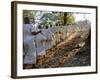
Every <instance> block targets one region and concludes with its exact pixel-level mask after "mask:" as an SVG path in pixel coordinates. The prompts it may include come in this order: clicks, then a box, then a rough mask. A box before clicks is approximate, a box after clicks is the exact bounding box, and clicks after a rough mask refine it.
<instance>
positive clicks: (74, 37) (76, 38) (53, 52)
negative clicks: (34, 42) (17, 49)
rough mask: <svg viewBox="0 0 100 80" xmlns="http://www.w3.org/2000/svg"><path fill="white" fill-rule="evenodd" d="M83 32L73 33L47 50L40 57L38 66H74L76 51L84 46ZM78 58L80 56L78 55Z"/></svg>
mask: <svg viewBox="0 0 100 80" xmlns="http://www.w3.org/2000/svg"><path fill="white" fill-rule="evenodd" d="M82 40H83V39H82V38H81V33H77V32H75V33H71V35H70V36H69V37H68V38H66V40H64V41H63V42H61V43H60V44H58V45H57V46H56V47H53V48H51V49H49V50H47V51H46V55H45V56H40V57H38V60H37V61H38V62H37V64H36V67H37V68H55V67H65V66H73V65H71V64H73V63H74V62H73V61H74V59H75V58H74V57H76V53H78V51H79V50H81V48H82V47H83V46H84V42H82ZM77 58H78V57H77Z"/></svg>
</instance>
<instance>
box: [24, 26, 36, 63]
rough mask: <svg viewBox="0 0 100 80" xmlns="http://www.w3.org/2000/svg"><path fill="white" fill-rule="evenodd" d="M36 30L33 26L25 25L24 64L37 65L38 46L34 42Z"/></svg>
mask: <svg viewBox="0 0 100 80" xmlns="http://www.w3.org/2000/svg"><path fill="white" fill-rule="evenodd" d="M33 30H34V28H33V26H32V25H31V24H23V45H24V46H23V48H24V49H23V52H24V54H23V56H24V57H23V58H24V60H23V62H24V64H36V48H35V47H36V46H35V42H34V35H32V31H33Z"/></svg>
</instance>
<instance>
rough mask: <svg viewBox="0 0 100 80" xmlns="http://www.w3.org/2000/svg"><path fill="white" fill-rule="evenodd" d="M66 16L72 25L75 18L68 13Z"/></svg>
mask: <svg viewBox="0 0 100 80" xmlns="http://www.w3.org/2000/svg"><path fill="white" fill-rule="evenodd" d="M66 18H67V20H66V21H67V22H66V23H67V25H71V24H73V23H74V22H75V18H74V16H73V15H67V16H66Z"/></svg>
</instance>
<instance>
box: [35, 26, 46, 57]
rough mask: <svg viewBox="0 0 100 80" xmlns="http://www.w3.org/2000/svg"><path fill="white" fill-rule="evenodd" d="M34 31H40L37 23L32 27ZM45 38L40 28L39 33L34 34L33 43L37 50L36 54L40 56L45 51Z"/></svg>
mask: <svg viewBox="0 0 100 80" xmlns="http://www.w3.org/2000/svg"><path fill="white" fill-rule="evenodd" d="M34 30H35V31H37V32H38V31H40V29H39V28H38V27H37V25H36V26H35V27H34ZM46 40H47V38H46V37H45V36H44V35H43V34H42V30H41V33H39V34H37V35H35V44H36V52H37V56H41V55H45V54H46V51H45V46H46V45H45V41H46Z"/></svg>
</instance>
